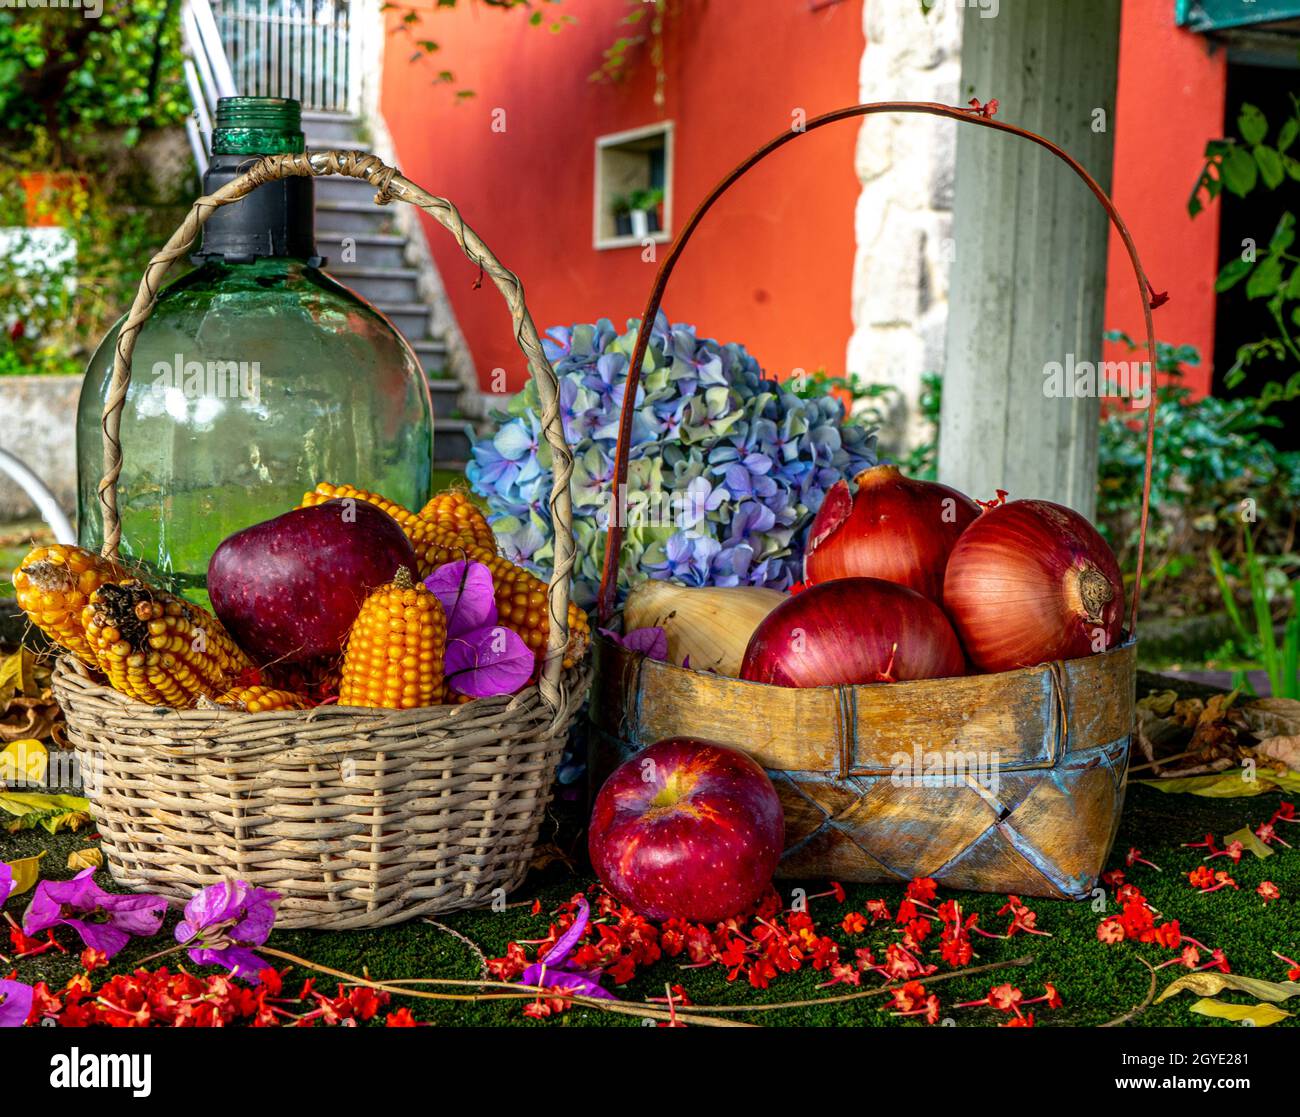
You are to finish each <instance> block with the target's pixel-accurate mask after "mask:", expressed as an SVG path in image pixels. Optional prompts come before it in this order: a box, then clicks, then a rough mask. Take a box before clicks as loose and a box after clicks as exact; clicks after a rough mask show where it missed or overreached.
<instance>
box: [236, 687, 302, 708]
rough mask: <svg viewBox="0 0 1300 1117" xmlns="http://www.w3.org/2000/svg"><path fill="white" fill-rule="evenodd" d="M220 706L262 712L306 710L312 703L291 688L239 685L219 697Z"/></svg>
mask: <svg viewBox="0 0 1300 1117" xmlns="http://www.w3.org/2000/svg"><path fill="white" fill-rule="evenodd" d="M217 705H218V706H224V707H226V708H228V709H232V710H243V711H244V712H245V713H249V714H261V713H265V712H266V711H267V710H305V709H307V708H308V707H309V706H310V705H311V703H310V702H308V701H307V699H305V698H304V697H303V696H302V695H301V694H294V692H293V691H291V690H276V689H275V687H269V686H237V687H234V688H232V689H231V690H228V691H226V693H225V694H223V695H221V697H220V698H218V699H217Z"/></svg>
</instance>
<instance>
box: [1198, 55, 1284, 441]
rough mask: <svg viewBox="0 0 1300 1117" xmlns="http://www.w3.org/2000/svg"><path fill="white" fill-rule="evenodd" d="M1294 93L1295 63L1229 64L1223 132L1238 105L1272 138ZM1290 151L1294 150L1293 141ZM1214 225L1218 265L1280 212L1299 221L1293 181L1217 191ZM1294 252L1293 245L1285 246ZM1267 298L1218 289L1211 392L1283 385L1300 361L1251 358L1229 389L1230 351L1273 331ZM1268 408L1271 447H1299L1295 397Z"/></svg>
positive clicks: (1259, 236) (1269, 227)
mask: <svg viewBox="0 0 1300 1117" xmlns="http://www.w3.org/2000/svg"><path fill="white" fill-rule="evenodd" d="M1295 97H1300V69H1297V68H1295V67H1293V66H1261V65H1247V64H1244V63H1231V62H1230V63H1229V65H1228V89H1227V106H1226V109H1225V120H1224V132H1225V134H1227V135H1236V134H1237V117H1238V114H1239V113H1240V112H1241V107H1242V105H1243V104H1251V105H1254V106H1256V107H1257V108H1258V109H1260V110H1261V111H1262V112H1263V113H1264V115H1265V116H1266V117H1267V118H1268V121H1269V126H1270V128H1269V137H1268V142H1270V143H1271V142H1272V140H1273V138H1274V137H1275V136H1276V134H1277V130H1278V129H1279V128H1280V127H1281V125H1282V122H1283V121H1284V120H1285V119H1287V118H1288V117H1289V116H1290V115H1291V113H1292V111H1293V108H1292V99H1293V98H1295ZM1289 154H1290V155H1291V156H1293V157H1296V156H1300V144H1298V145H1297V147H1293V148H1292V150H1291V151H1290V152H1289ZM1221 207H1222V211H1221V213H1220V217H1219V220H1220V226H1219V230H1220V231H1219V261H1220V265H1222V264H1223V263H1226V262H1227V261H1228V260H1230V259H1234V258H1236V257H1238V256H1240V255H1241V251H1242V242H1243V241H1244V240H1246V239H1247V238H1251V239H1253V240H1254V242H1255V243H1256V244H1257V245H1258V246H1259V247H1260V248H1263V247H1265V246H1267V244H1268V241H1269V238H1270V237H1271V236H1272V235H1273V230H1274V229H1276V228H1277V223H1278V221H1279V220H1280V219H1281V217H1282V214H1283V213H1285V212H1286V211H1288V210H1289V211H1290V212H1291V213H1292V214H1294V215H1295V216H1296V218H1297V219H1300V182H1297V181H1296V180H1295V179H1293V178H1292V177H1291V176H1290V175H1287V176H1286V177H1285V178H1284V179H1283V180H1282V183H1281V184H1280V185H1279V186H1277V187H1276V188H1275V189H1273V190H1269V189H1268V188H1267V187H1266V186H1264V185H1263V184H1262V183H1261V184H1260V185H1258V186H1256V187H1255V189H1254V190H1253V191H1251V193H1250V194H1248V195H1247V196H1246V197H1245V198H1238V197H1236V196H1235V195H1233V194H1229V193H1228V192H1226V191H1225V192H1224V193H1223V194H1222V195H1221ZM1291 251H1292V252H1295V251H1296V248H1295V246H1294V245H1293V246H1292V248H1291ZM1266 302H1267V300H1266V299H1262V298H1260V299H1249V298H1247V297H1246V285H1245V283H1238V284H1237V285H1236V286H1235V287H1233V288H1232V289H1231V290H1229V291H1225V292H1224V293H1223V294H1221V295H1219V297H1218V303H1217V318H1216V322H1215V331H1214V383H1213V389H1212V390H1213V392H1214V394H1215V395H1216V396H1227V397H1233V396H1243V395H1250V396H1257V395H1259V394H1260V393H1261V392H1262V391H1263V390H1264V386H1265V384H1267V383H1268V382H1269V381H1270V380H1272V381H1277V382H1279V383H1282V384H1285V383H1286V381H1287V380H1288V378H1289V377H1291V376H1293V375H1294V374H1295V373H1297V372H1300V362H1297V361H1295V360H1287V361H1273V360H1265V359H1264V358H1257V359H1256V360H1255V361H1254V362H1253V363H1252V364H1251V365H1250V366H1249V367H1248V368H1247V370H1246V378H1245V380H1244V381H1242V383H1241V384H1239V385H1238V386H1237V387H1235V388H1229V387H1228V386H1227V384H1226V383H1225V381H1224V377H1225V376H1226V375H1227V373H1228V371H1229V370H1230V369H1231V368H1232V366H1233V365H1234V364H1235V362H1236V360H1237V350H1238V348H1239V347H1240V346H1242V345H1245V344H1247V343H1249V342H1253V341H1258V340H1259V339H1260V338H1263V337H1276V336H1277V324H1276V323H1275V322H1274V320H1273V317H1272V315H1271V314H1270V313H1269V311H1268V307H1267V306H1266V305H1265V303H1266ZM1287 327H1288V329H1289V330H1290V331H1291V335H1292V337H1295V338H1300V326H1297V325H1296V323H1294V322H1288V323H1287ZM1269 414H1271V415H1273V416H1274V417H1276V418H1277V419H1278V420H1279V421H1280V422H1281V424H1282V425H1281V426H1279V427H1275V428H1273V429H1272V430H1270V431H1269V432H1268V437H1269V439H1270V440H1271V441H1272V442H1273V444H1274V445H1275V446H1277V447H1278V449H1282V450H1300V399H1293V400H1290V401H1284V402H1280V403H1275V404H1273V406H1272V407H1271V408H1270V409H1269Z"/></svg>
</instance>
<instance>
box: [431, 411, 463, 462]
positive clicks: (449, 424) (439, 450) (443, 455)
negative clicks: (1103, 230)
mask: <svg viewBox="0 0 1300 1117" xmlns="http://www.w3.org/2000/svg"><path fill="white" fill-rule="evenodd" d="M470 446H471V443H470V440H469V434H468V432H466V430H465V428H464V426H463V425H462V424H461V423H459V422H457V421H456V420H455V419H451V420H448V421H446V422H445V423H442V424H439V423H438V422H437V421H435V422H434V424H433V452H434V453H435V454H437V455H438V457H439V458H440V459H442V460H443V461H457V462H462V463H463V462H467V461H469V459H470Z"/></svg>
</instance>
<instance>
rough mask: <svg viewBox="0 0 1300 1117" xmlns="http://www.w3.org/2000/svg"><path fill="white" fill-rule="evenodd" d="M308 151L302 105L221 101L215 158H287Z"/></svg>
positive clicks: (236, 99) (255, 100) (288, 101)
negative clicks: (235, 156) (218, 156)
mask: <svg viewBox="0 0 1300 1117" xmlns="http://www.w3.org/2000/svg"><path fill="white" fill-rule="evenodd" d="M305 147H306V140H305V138H304V136H303V133H302V105H301V104H299V103H298V102H297V101H295V100H292V99H290V98H287V97H222V98H221V99H220V100H219V101H218V102H217V119H216V123H215V124H214V126H213V129H212V154H213V155H286V154H297V153H298V152H301V151H302V150H304V148H305Z"/></svg>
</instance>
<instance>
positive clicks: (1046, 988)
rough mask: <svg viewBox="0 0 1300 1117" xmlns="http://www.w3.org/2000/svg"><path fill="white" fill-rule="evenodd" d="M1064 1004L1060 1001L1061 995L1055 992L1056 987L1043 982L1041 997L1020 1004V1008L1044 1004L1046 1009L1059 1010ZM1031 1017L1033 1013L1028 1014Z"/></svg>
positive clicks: (1048, 982)
mask: <svg viewBox="0 0 1300 1117" xmlns="http://www.w3.org/2000/svg"><path fill="white" fill-rule="evenodd" d="M1064 1003H1065V1002H1064V1001H1063V1000H1061V994H1060V993H1058V992H1057V991H1056V986H1055V985H1053V984H1052V983H1051V982H1050V981H1045V982H1043V995H1042V996H1041V997H1031V998H1030V999H1029V1000H1027V1001H1023V1002H1022V1007H1023V1006H1027V1005H1036V1004H1045V1005H1047V1007H1048V1008H1060V1007H1061V1006H1062V1005H1063V1004H1064ZM1030 1015H1031V1016H1032V1015H1033V1013H1030Z"/></svg>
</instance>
